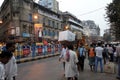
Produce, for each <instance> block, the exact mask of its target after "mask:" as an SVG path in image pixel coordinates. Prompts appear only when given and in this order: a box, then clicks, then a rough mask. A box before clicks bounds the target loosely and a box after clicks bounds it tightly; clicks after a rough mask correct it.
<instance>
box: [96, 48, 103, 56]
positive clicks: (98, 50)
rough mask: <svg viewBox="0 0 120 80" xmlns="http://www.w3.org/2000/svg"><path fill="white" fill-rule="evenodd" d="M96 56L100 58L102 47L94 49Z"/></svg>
mask: <svg viewBox="0 0 120 80" xmlns="http://www.w3.org/2000/svg"><path fill="white" fill-rule="evenodd" d="M95 52H96V56H97V57H100V58H102V57H103V56H102V53H103V48H102V47H99V46H98V47H96V48H95Z"/></svg>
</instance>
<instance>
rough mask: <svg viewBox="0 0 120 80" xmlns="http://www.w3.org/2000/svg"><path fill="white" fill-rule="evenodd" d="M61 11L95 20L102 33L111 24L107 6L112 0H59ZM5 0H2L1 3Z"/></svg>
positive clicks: (83, 18) (82, 18) (84, 18)
mask: <svg viewBox="0 0 120 80" xmlns="http://www.w3.org/2000/svg"><path fill="white" fill-rule="evenodd" d="M36 1H38V0H36ZM57 1H58V2H59V9H60V10H61V11H63V12H64V11H68V12H70V13H72V14H73V15H75V16H76V17H77V18H79V19H80V20H93V21H94V22H95V23H96V24H97V25H99V27H100V29H101V35H103V32H104V30H105V29H108V28H109V25H108V24H107V22H106V21H105V18H104V17H105V15H106V12H105V6H107V4H109V3H110V2H112V0H57ZM2 2H3V0H0V5H1V4H2Z"/></svg>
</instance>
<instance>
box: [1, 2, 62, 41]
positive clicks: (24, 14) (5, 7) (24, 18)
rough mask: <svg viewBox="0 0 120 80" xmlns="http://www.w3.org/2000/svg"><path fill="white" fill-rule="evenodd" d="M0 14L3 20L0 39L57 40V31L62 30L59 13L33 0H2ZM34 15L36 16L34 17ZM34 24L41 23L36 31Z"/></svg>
mask: <svg viewBox="0 0 120 80" xmlns="http://www.w3.org/2000/svg"><path fill="white" fill-rule="evenodd" d="M0 15H1V17H2V20H3V23H2V24H0V37H2V38H1V41H7V40H9V39H15V40H22V41H26V42H27V41H28V42H29V41H39V37H42V38H43V39H51V40H57V38H58V33H59V31H60V30H62V24H61V17H60V14H58V13H56V12H54V11H51V10H50V9H48V8H45V7H43V6H41V5H39V4H37V3H35V2H34V1H33V0H4V2H3V4H2V6H1V14H0ZM34 15H37V17H38V18H37V19H35V18H34ZM35 24H40V25H41V26H39V30H37V32H35V29H36V28H35V27H36V26H35ZM40 27H42V29H41V28H40ZM40 32H41V34H39V33H40ZM3 35H4V36H3Z"/></svg>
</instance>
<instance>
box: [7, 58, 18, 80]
mask: <svg viewBox="0 0 120 80" xmlns="http://www.w3.org/2000/svg"><path fill="white" fill-rule="evenodd" d="M5 70H6V71H5V76H6V77H7V80H13V77H14V76H16V75H17V64H16V59H15V57H14V56H12V58H11V59H10V60H9V62H8V63H7V64H6V65H5Z"/></svg>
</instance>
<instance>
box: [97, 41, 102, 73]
mask: <svg viewBox="0 0 120 80" xmlns="http://www.w3.org/2000/svg"><path fill="white" fill-rule="evenodd" d="M95 53H96V57H95V72H97V68H98V63H99V62H100V69H101V73H102V72H103V62H102V59H103V55H102V53H103V48H102V47H101V43H98V45H97V47H96V48H95Z"/></svg>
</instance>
